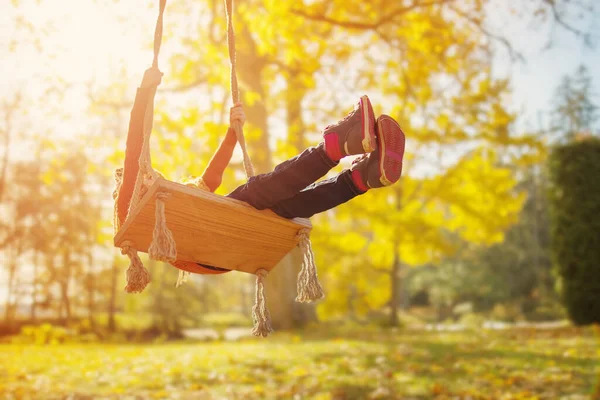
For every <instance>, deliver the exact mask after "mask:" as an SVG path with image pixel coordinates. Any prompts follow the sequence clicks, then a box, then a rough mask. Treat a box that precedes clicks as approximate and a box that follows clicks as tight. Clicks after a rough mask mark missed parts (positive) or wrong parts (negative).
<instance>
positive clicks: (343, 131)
mask: <svg viewBox="0 0 600 400" xmlns="http://www.w3.org/2000/svg"><path fill="white" fill-rule="evenodd" d="M323 137H324V141H325V152H326V153H327V155H328V156H329V158H331V159H332V160H333V161H339V160H340V159H342V158H343V157H345V156H349V155H355V154H363V153H370V152H371V151H373V150H375V148H376V147H377V143H376V140H375V114H374V113H373V107H372V106H371V101H370V100H369V98H368V97H367V96H362V97H361V98H360V100H359V102H358V103H357V104H356V106H355V107H354V110H353V111H352V112H350V114H348V115H347V116H346V117H345V118H344V119H343V120H341V121H339V122H338V123H336V124H333V125H329V126H327V127H326V128H325V129H324V130H323Z"/></svg>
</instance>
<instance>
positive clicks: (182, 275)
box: [175, 269, 190, 288]
mask: <svg viewBox="0 0 600 400" xmlns="http://www.w3.org/2000/svg"><path fill="white" fill-rule="evenodd" d="M189 277H190V273H189V272H188V271H184V270H182V269H180V270H179V276H177V283H176V284H175V287H176V288H178V287H179V286H181V285H183V284H184V283H186V282H187V281H188V278H189Z"/></svg>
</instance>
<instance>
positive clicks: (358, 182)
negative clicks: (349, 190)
mask: <svg viewBox="0 0 600 400" xmlns="http://www.w3.org/2000/svg"><path fill="white" fill-rule="evenodd" d="M350 175H351V177H352V183H354V186H356V188H357V189H358V190H360V191H361V192H366V191H367V190H369V187H368V186H367V185H365V183H364V182H363V179H362V177H361V176H360V171H359V170H357V169H355V170H354V171H352V173H351V174H350Z"/></svg>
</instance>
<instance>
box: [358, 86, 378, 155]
mask: <svg viewBox="0 0 600 400" xmlns="http://www.w3.org/2000/svg"><path fill="white" fill-rule="evenodd" d="M360 105H361V106H362V124H363V139H362V146H363V150H364V151H365V153H370V152H372V151H374V150H375V148H376V147H377V140H376V138H375V113H374V112H373V106H371V100H369V97H368V96H366V95H365V96H361V98H360Z"/></svg>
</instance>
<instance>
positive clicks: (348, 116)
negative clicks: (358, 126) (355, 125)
mask: <svg viewBox="0 0 600 400" xmlns="http://www.w3.org/2000/svg"><path fill="white" fill-rule="evenodd" d="M356 108H357V107H355V108H354V109H353V110H352V111H350V112H349V113H348V115H346V116H345V117H344V118H342V119H340V120H339V121H338V122H336V123H334V124H329V125H327V126H326V127H325V130H327V129H329V128H331V127H332V126H333V125H339V124H341V123H343V122H345V121H347V120H348V119H349V118H350V117H352V116H353V115H354V112H355V111H356Z"/></svg>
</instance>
